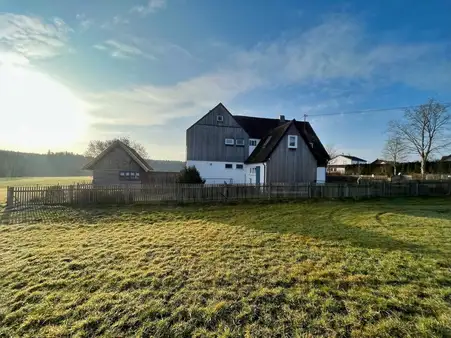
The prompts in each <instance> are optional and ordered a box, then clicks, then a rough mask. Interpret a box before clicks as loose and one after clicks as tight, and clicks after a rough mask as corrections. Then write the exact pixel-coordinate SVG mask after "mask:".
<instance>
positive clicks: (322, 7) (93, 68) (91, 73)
mask: <svg viewBox="0 0 451 338" xmlns="http://www.w3.org/2000/svg"><path fill="white" fill-rule="evenodd" d="M0 5H1V6H0V8H1V10H2V11H3V12H2V13H0V67H3V66H5V65H7V64H9V67H10V68H9V69H12V68H11V67H15V68H14V69H18V68H20V69H22V70H24V71H30V72H34V73H38V74H39V76H38V77H37V79H38V80H36V81H35V82H36V83H37V85H36V92H37V93H41V92H40V91H42V90H43V89H42V88H43V87H44V86H42V85H39V84H40V81H41V80H39V79H40V78H41V77H42V76H45V77H46V78H48V79H51V81H52V83H53V84H54V85H49V86H47V87H48V88H57V89H52V90H53V92H52V91H51V89H49V91H50V92H47V93H43V94H42V95H41V94H40V95H37V96H39V97H43V95H44V94H46V95H49V97H52V96H55V97H66V96H64V95H59V94H58V93H60V92H61V91H62V90H65V91H66V90H67V91H69V92H70V94H68V93H66V94H67V97H70V98H68V99H67V100H66V101H64V100H63V99H61V100H60V101H61V102H60V101H59V102H58V103H59V104H60V105H58V106H55V105H54V106H52V107H54V108H52V109H54V111H53V112H52V113H49V111H50V109H46V106H45V104H46V103H45V102H47V101H48V100H44V99H42V100H37V101H36V102H39V104H41V103H42V104H43V106H42V107H40V109H38V110H39V114H40V115H39V116H40V117H42V120H43V121H44V120H45V121H53V122H49V123H51V126H52V127H51V128H50V127H49V128H48V131H47V132H48V133H49V134H48V135H50V136H52V137H50V136H49V137H47V138H46V139H43V140H42V142H34V141H32V140H31V139H30V140H28V141H27V142H18V143H15V142H14V141H12V139H16V138H15V137H13V136H14V135H18V133H19V132H22V133H23V135H31V133H32V132H33V130H34V129H36V128H37V127H36V126H37V124H36V123H38V122H37V121H38V119H29V118H28V117H29V116H31V114H32V113H31V112H30V111H20V110H17V112H16V113H15V114H14V116H15V118H16V119H15V120H13V121H15V124H17V123H18V121H25V122H21V123H24V125H26V123H27V122H26V121H33V122H29V125H28V126H26V128H25V127H23V128H22V129H21V130H15V129H14V128H12V129H11V131H10V132H9V134H7V136H4V137H3V138H1V137H0V148H2V147H3V148H10V149H15V150H16V149H17V150H29V151H47V149H53V150H62V148H65V149H67V150H72V151H76V152H83V150H84V148H85V146H86V144H87V142H88V141H89V139H105V138H111V137H115V136H130V137H131V138H133V139H136V140H138V141H139V142H141V143H143V144H144V145H145V146H146V147H147V149H148V152H149V154H150V156H151V157H152V158H161V159H184V156H185V130H186V128H187V127H189V126H190V125H191V124H192V123H194V122H195V121H196V120H197V119H198V118H199V117H200V116H202V115H203V114H205V113H206V112H208V110H209V109H211V108H213V107H214V106H215V105H216V104H217V103H218V102H223V103H224V104H225V105H226V106H227V107H228V108H229V110H230V111H231V112H232V113H233V114H241V115H243V114H247V115H255V116H262V117H276V116H278V115H279V114H284V115H285V116H286V117H287V118H296V119H298V120H302V119H303V115H304V114H307V115H308V120H309V121H310V122H311V123H312V125H313V127H314V129H315V130H316V132H317V134H318V136H319V137H320V138H321V140H322V141H323V143H324V144H333V145H335V148H337V149H338V150H339V151H343V152H345V153H351V154H353V155H355V156H359V157H363V158H365V159H368V160H372V159H375V158H376V157H380V156H381V149H382V146H383V142H384V139H385V135H384V132H385V130H386V126H387V122H388V121H389V120H390V119H394V118H400V117H401V116H402V112H400V111H396V110H394V111H385V112H378V113H371V114H357V115H336V116H316V117H315V115H320V114H329V113H340V112H348V111H354V110H360V109H362V110H364V109H374V108H386V107H397V106H407V105H417V104H421V103H423V102H425V101H426V100H427V99H428V98H429V97H435V98H437V99H438V100H440V101H443V102H450V101H451V20H449V13H451V2H449V1H429V2H420V1H418V2H415V3H413V2H412V1H400V0H398V1H396V0H395V1H393V0H392V1H373V2H366V1H365V2H364V1H348V2H337V1H288V0H287V1H280V0H279V1H272V0H264V1H238V0H228V1H213V0H150V1H149V0H134V1H120V0H97V1H87V0H79V1H50V0H0ZM11 65H12V66H11ZM8 74H9V73H8ZM36 76H37V75H36ZM14 78H15V77H14ZM8 79H10V78H6V77H3V88H6V86H7V83H8V81H7V80H8ZM1 81H2V78H1V77H0V90H1V88H2V83H1ZM9 82H11V81H9ZM28 82H30V81H28ZM28 82H27V83H28ZM55 86H57V87H55ZM47 87H45V88H47ZM61 88H63V89H61ZM29 90H30V91H32V92H34V91H35V90H34V89H33V87H30V88H29ZM18 91H19V92H18V93H16V94H17V97H18V98H19V99H20V100H23V101H27V97H26V96H25V94H23V93H21V92H20V89H18ZM52 93H54V94H53V95H52ZM66 94H65V95H66ZM21 95H22V96H21ZM0 96H1V93H0ZM74 100H76V101H74ZM33 102H34V101H33ZM73 102H76V105H77V107H78V105H80V107H82V108H80V110H75V109H73V106H74V103H73ZM0 105H1V104H0ZM11 105H12V104H11ZM31 106H32V105H31V104H30V107H31ZM35 106H36V105H35V104H34V105H33V107H35ZM30 107H28V108H27V105H23V109H24V110H27V109H28V110H30V109H29V108H30ZM59 107H62V108H59ZM64 107H68V109H65V108H64ZM81 110H82V111H83V119H82V120H81V119H79V118H78V115H77V114H79V111H81ZM0 114H2V115H3V114H5V111H3V112H2V111H0ZM21 114H23V116H21ZM33 114H35V112H33ZM70 114H72V115H70ZM69 115H70V116H69ZM21 118H23V120H21ZM80 121H83V126H81V127H80V126H78V127H77V129H74V125H78V124H81V122H80ZM11 124H13V123H11ZM45 125H46V124H44V123H41V124H39V126H40V127H41V128H45ZM56 129H60V131H59V132H58V133H57V132H55V130H56ZM65 131H67V133H66V132H65ZM69 131H71V133H69ZM52 132H53V133H54V134H52ZM67 134H70V135H72V137H71V138H70V139H69V138H67V141H68V142H58V141H57V139H58V137H61V138H62V139H64V137H65V136H67ZM7 137H8V139H7ZM23 137H25V136H23ZM23 137H22V138H23ZM69 141H70V142H69ZM450 152H451V149H450Z"/></svg>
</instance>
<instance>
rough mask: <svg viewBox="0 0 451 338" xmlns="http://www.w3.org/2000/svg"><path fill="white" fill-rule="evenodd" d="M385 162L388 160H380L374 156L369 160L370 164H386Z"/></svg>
mask: <svg viewBox="0 0 451 338" xmlns="http://www.w3.org/2000/svg"><path fill="white" fill-rule="evenodd" d="M387 163H390V161H387V160H382V159H379V158H376V159H375V160H374V161H373V162H371V164H387Z"/></svg>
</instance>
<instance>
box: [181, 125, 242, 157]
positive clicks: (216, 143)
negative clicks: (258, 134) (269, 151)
mask: <svg viewBox="0 0 451 338" xmlns="http://www.w3.org/2000/svg"><path fill="white" fill-rule="evenodd" d="M226 138H233V139H235V140H236V139H237V138H241V139H244V144H245V145H244V147H243V146H237V145H233V146H228V145H225V139H226ZM248 144H249V138H248V136H247V133H246V132H245V131H244V130H243V129H242V128H236V127H222V126H208V125H194V126H193V127H191V128H190V129H188V130H187V132H186V146H187V151H186V156H187V160H188V161H221V162H244V160H245V159H246V158H247V157H248V156H249V146H248Z"/></svg>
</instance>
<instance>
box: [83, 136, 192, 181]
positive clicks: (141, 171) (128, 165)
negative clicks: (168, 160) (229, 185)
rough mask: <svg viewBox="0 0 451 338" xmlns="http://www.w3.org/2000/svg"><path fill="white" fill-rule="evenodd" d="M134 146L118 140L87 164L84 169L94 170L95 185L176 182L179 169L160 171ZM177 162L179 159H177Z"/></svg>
mask: <svg viewBox="0 0 451 338" xmlns="http://www.w3.org/2000/svg"><path fill="white" fill-rule="evenodd" d="M149 162H153V163H155V161H152V160H145V159H144V158H142V157H141V156H140V155H139V154H138V153H137V152H136V151H135V150H134V149H133V148H131V147H129V146H127V145H126V144H125V143H123V142H121V141H119V140H117V141H115V142H113V143H112V144H111V145H110V146H109V147H108V148H106V149H105V150H104V151H102V152H101V153H100V154H99V155H98V156H97V157H96V158H94V159H93V160H92V161H91V162H89V163H88V164H86V165H85V166H84V167H83V169H84V170H92V171H93V174H92V177H93V180H92V183H93V184H94V185H101V186H107V185H123V184H170V183H175V181H176V178H177V176H178V173H179V172H180V170H181V169H182V168H183V166H182V165H180V163H179V164H178V166H179V167H180V170H178V171H173V172H171V171H167V170H166V171H158V170H155V169H157V168H153V167H152V166H151V165H150V164H149ZM175 162H177V161H175ZM182 163H183V162H182Z"/></svg>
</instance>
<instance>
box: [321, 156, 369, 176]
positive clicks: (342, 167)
mask: <svg viewBox="0 0 451 338" xmlns="http://www.w3.org/2000/svg"><path fill="white" fill-rule="evenodd" d="M366 163H367V162H366V160H363V159H361V158H359V157H356V156H351V155H344V154H341V155H338V156H335V157H334V158H332V159H331V160H330V161H329V163H328V165H327V172H329V173H337V174H344V173H345V172H346V166H349V165H356V164H366Z"/></svg>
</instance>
